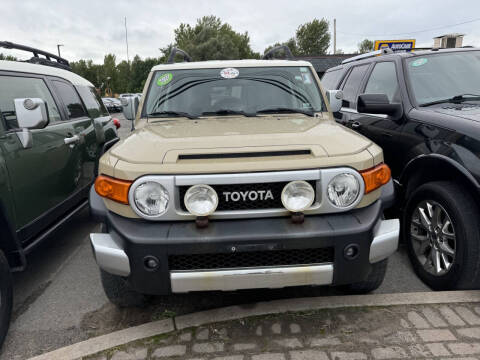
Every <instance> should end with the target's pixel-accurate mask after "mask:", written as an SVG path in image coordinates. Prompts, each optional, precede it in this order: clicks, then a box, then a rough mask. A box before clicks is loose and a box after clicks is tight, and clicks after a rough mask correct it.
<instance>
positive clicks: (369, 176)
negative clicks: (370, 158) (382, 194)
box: [360, 164, 392, 194]
mask: <svg viewBox="0 0 480 360" xmlns="http://www.w3.org/2000/svg"><path fill="white" fill-rule="evenodd" d="M360 174H361V175H362V177H363V181H364V182H365V194H368V193H369V192H372V191H373V190H376V189H378V188H379V187H380V186H382V185H385V184H386V183H388V182H389V181H390V178H391V175H392V174H391V172H390V168H389V167H388V165H386V164H380V165H377V166H375V167H373V168H371V169H367V170H363V171H360Z"/></svg>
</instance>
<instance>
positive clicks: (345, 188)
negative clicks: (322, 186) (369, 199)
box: [327, 174, 360, 208]
mask: <svg viewBox="0 0 480 360" xmlns="http://www.w3.org/2000/svg"><path fill="white" fill-rule="evenodd" d="M359 192H360V183H359V182H358V180H357V178H356V177H355V176H354V175H352V174H339V175H337V176H335V177H334V178H333V179H332V180H331V181H330V182H329V183H328V187H327V194H328V199H329V200H330V202H331V203H332V204H333V205H335V206H337V207H341V208H346V207H349V206H350V205H352V204H353V203H354V202H355V200H357V198H358V194H359Z"/></svg>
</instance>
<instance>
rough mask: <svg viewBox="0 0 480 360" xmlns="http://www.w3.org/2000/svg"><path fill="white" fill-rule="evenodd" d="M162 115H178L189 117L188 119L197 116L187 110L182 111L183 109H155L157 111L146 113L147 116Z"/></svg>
mask: <svg viewBox="0 0 480 360" xmlns="http://www.w3.org/2000/svg"><path fill="white" fill-rule="evenodd" d="M162 115H164V116H180V117H186V118H189V119H196V118H198V116H195V115H192V114H190V113H187V112H183V111H173V110H171V111H157V112H153V113H151V114H148V115H147V116H148V117H161V116H162Z"/></svg>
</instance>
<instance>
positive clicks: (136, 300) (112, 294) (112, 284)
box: [100, 269, 149, 308]
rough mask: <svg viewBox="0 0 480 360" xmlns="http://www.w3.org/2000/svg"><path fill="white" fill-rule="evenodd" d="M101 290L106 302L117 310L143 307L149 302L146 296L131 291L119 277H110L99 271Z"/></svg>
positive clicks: (108, 274) (110, 275)
mask: <svg viewBox="0 0 480 360" xmlns="http://www.w3.org/2000/svg"><path fill="white" fill-rule="evenodd" d="M100 277H101V279H102V285H103V290H104V291H105V295H107V298H108V300H110V302H111V303H112V304H114V305H115V306H117V307H119V308H125V307H145V306H146V305H147V304H148V302H149V297H148V296H147V295H144V294H141V293H138V292H136V291H134V290H132V288H131V286H130V285H129V284H128V282H127V281H126V280H125V279H124V278H122V277H121V276H116V275H112V274H110V273H107V272H106V271H103V270H102V269H100Z"/></svg>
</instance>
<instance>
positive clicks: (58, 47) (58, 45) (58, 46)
mask: <svg viewBox="0 0 480 360" xmlns="http://www.w3.org/2000/svg"><path fill="white" fill-rule="evenodd" d="M60 46H63V44H57V50H58V57H61V56H60Z"/></svg>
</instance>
